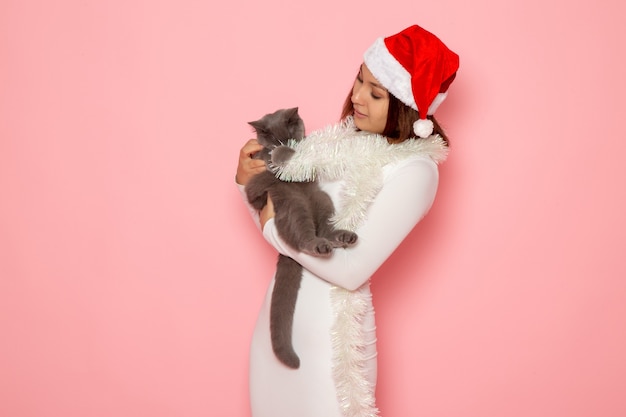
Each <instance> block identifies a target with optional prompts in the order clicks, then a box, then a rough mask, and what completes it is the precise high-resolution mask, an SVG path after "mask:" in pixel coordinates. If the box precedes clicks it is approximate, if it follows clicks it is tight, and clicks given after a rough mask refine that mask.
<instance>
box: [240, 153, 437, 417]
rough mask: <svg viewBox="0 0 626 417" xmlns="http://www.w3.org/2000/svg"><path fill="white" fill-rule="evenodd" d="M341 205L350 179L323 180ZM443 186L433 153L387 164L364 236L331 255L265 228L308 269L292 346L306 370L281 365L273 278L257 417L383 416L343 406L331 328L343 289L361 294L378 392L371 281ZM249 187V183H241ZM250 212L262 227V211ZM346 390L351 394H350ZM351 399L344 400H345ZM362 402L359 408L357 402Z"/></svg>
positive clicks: (366, 348) (254, 348)
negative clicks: (296, 246)
mask: <svg viewBox="0 0 626 417" xmlns="http://www.w3.org/2000/svg"><path fill="white" fill-rule="evenodd" d="M320 184H321V186H322V187H323V189H324V190H325V191H326V192H328V193H329V195H330V196H331V198H332V199H333V202H334V203H335V207H336V208H338V210H341V198H340V193H341V189H342V186H343V185H344V181H341V180H338V181H333V182H321V183H320ZM437 184H438V169H437V164H436V163H435V162H433V160H432V159H430V158H429V157H426V156H417V157H413V158H407V159H404V160H402V161H400V162H394V163H391V164H388V165H386V166H385V167H384V168H383V186H382V188H381V190H380V191H379V192H378V194H377V195H376V197H375V199H374V201H373V202H372V203H371V204H370V205H369V208H368V210H367V214H366V221H364V222H363V224H362V225H361V226H360V227H358V228H357V230H356V232H357V234H358V242H357V244H356V245H355V246H354V247H351V248H348V249H336V250H335V251H334V253H333V255H332V256H331V257H330V258H316V257H313V256H310V255H306V254H303V253H299V252H296V251H294V250H293V249H292V248H290V247H289V246H287V245H286V244H285V243H284V241H283V240H282V239H281V238H280V237H279V236H278V234H277V231H276V227H275V225H274V222H273V220H269V221H268V222H267V223H266V224H265V227H264V229H263V235H264V237H265V238H266V240H267V241H268V242H269V243H270V244H271V245H272V246H274V247H275V248H276V250H277V251H278V252H280V253H282V254H283V255H286V256H290V257H292V258H293V259H295V260H296V261H297V262H299V263H300V264H301V265H302V266H303V267H304V271H303V277H302V284H301V287H300V290H299V292H298V299H297V303H296V309H295V314H294V322H293V346H294V350H295V351H296V353H297V354H298V356H299V357H300V363H301V365H300V368H299V369H297V370H293V369H290V368H287V367H286V366H284V365H283V364H282V363H280V362H279V361H278V360H277V359H276V357H275V356H274V353H273V351H272V348H271V342H270V334H269V306H270V297H271V293H272V286H273V281H272V283H271V284H270V288H268V291H267V293H266V296H265V302H264V303H263V306H262V308H261V311H260V313H259V316H258V319H257V323H256V328H255V331H254V334H253V337H252V344H251V349H250V374H249V377H250V380H249V382H250V401H251V407H252V416H253V417H296V416H297V417H322V416H323V417H345V416H348V415H350V416H355V417H356V416H359V417H362V416H363V417H364V416H366V415H372V416H374V415H377V412H376V410H375V407H374V406H373V404H370V405H369V406H368V405H367V404H365V405H364V408H363V409H360V410H359V409H355V407H352V408H350V407H349V406H348V407H346V406H345V405H343V406H342V401H341V399H340V398H338V396H339V394H340V392H338V388H337V381H336V377H334V376H333V367H334V366H335V363H334V362H336V359H335V358H336V356H335V355H336V353H335V352H333V344H332V337H331V334H332V332H333V324H334V323H335V320H336V317H335V316H336V314H337V308H336V306H335V305H334V304H333V301H332V293H333V290H334V289H336V287H341V288H344V289H347V290H349V291H352V292H355V293H358V294H359V295H360V296H362V297H361V298H360V299H361V300H364V301H365V314H364V319H363V321H362V323H361V331H362V335H363V359H364V362H363V366H362V369H361V371H362V375H363V376H364V378H365V380H366V381H367V384H368V385H367V390H368V392H369V394H370V395H371V397H372V399H373V397H374V390H375V385H376V326H375V322H374V308H373V305H372V297H371V293H370V287H369V279H370V277H371V276H372V274H373V273H374V272H375V271H376V270H377V269H378V268H379V267H380V266H381V265H382V263H383V262H384V261H385V260H386V259H387V258H388V257H389V255H391V253H392V252H393V251H394V250H395V249H396V247H397V246H398V245H399V244H400V243H401V242H402V240H403V239H404V238H405V237H406V235H407V234H408V233H409V232H410V231H411V229H413V227H414V226H415V225H416V224H417V222H418V221H419V220H420V219H421V218H422V217H423V216H424V215H425V214H426V212H427V211H428V209H429V208H430V206H431V204H432V202H433V200H434V197H435V193H436V190H437ZM240 188H241V191H242V195H243V196H244V201H245V194H244V193H243V187H240ZM249 208H250V211H251V213H252V215H253V217H254V218H255V220H256V222H257V225H258V215H257V213H256V212H255V211H254V209H252V208H251V207H249ZM344 395H345V394H344ZM344 403H345V401H344ZM357 408H358V407H357Z"/></svg>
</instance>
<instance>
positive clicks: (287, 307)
mask: <svg viewBox="0 0 626 417" xmlns="http://www.w3.org/2000/svg"><path fill="white" fill-rule="evenodd" d="M249 124H250V125H251V126H252V127H253V128H254V130H255V131H256V133H257V140H258V141H259V143H260V144H261V145H263V146H264V147H265V148H264V149H263V150H261V151H260V152H258V153H257V154H256V155H254V157H255V158H258V159H263V160H265V162H266V164H268V165H269V164H270V159H271V150H272V149H274V148H276V147H277V146H280V145H283V144H285V143H286V142H287V140H288V139H296V140H300V139H302V138H303V137H304V122H303V121H302V119H301V118H300V116H299V115H298V108H297V107H295V108H291V109H281V110H277V111H276V112H274V113H270V114H266V115H265V116H263V117H262V118H261V119H259V120H256V121H254V122H250V123H249ZM289 156H290V155H289ZM287 157H288V156H287ZM245 190H246V195H247V198H248V201H249V202H250V204H251V205H252V206H253V207H254V208H255V209H257V210H261V209H262V208H263V207H264V206H265V204H266V202H267V196H268V194H269V196H270V197H271V199H272V203H273V204H274V211H275V217H274V222H275V224H276V230H277V231H278V234H279V235H280V237H281V238H282V239H283V240H284V241H285V242H286V243H287V244H289V246H291V247H293V248H295V249H297V250H299V251H301V252H305V253H308V254H310V255H314V256H330V255H331V252H332V251H333V249H334V248H337V247H348V246H351V245H354V244H355V243H356V240H357V235H356V234H355V233H353V232H350V231H348V230H335V229H334V228H333V226H332V224H331V223H330V218H331V217H332V215H333V214H334V206H333V202H332V200H331V199H330V197H329V196H328V194H326V193H325V192H324V191H322V189H321V188H320V187H319V185H318V184H317V183H316V182H284V181H281V180H279V179H277V178H276V177H275V176H274V174H273V173H272V172H271V170H270V169H268V170H267V171H265V172H262V173H260V174H258V175H255V176H254V177H252V179H250V181H249V182H248V184H247V185H246V187H245ZM301 279H302V266H301V265H300V264H298V263H297V262H296V261H294V260H293V259H291V258H289V257H287V256H284V255H279V256H278V263H277V265H276V276H275V278H274V289H273V291H272V300H271V305H270V334H271V339H272V349H273V350H274V354H275V355H276V357H277V358H278V359H279V360H280V361H281V362H283V363H284V364H285V365H287V366H288V367H290V368H294V369H296V368H298V367H300V358H299V357H298V355H297V354H296V353H295V351H294V349H293V346H292V339H291V337H292V327H293V314H294V310H295V305H296V300H297V297H298V290H299V288H300V281H301Z"/></svg>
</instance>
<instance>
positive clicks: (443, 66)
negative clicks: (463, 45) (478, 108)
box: [364, 25, 459, 138]
mask: <svg viewBox="0 0 626 417" xmlns="http://www.w3.org/2000/svg"><path fill="white" fill-rule="evenodd" d="M364 62H365V65H367V68H369V70H370V72H371V73H372V75H374V77H376V79H377V80H378V82H380V83H381V84H382V85H383V87H385V88H386V89H387V90H388V91H389V92H390V93H391V94H393V95H394V96H395V97H396V98H397V99H398V100H400V101H401V102H403V103H404V104H406V105H407V106H410V107H412V108H413V109H415V110H417V111H418V112H419V114H420V120H418V121H416V122H415V123H414V125H413V130H414V131H415V134H416V135H417V136H419V137H421V138H426V137H428V136H430V135H431V134H432V133H433V122H432V121H431V120H429V119H427V118H426V116H427V115H432V114H434V113H435V111H436V110H437V108H438V107H439V105H440V104H441V103H442V102H443V101H444V100H445V98H446V97H447V95H448V87H449V86H450V84H451V83H452V80H454V77H455V76H456V71H457V69H458V68H459V56H458V55H457V54H456V53H454V52H452V51H451V50H450V49H448V47H447V46H446V45H444V43H443V42H441V40H439V38H437V37H436V36H435V35H433V34H432V33H430V32H428V31H427V30H424V29H422V28H421V27H419V26H417V25H414V26H411V27H408V28H406V29H404V30H403V31H402V32H400V33H397V34H395V35H392V36H389V37H388V38H384V39H383V38H378V39H377V40H376V41H375V42H374V44H373V45H372V46H370V47H369V48H368V49H367V51H365V54H364Z"/></svg>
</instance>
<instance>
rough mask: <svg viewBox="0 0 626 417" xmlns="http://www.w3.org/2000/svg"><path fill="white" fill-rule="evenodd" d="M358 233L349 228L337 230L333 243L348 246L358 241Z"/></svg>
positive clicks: (341, 246) (340, 246) (337, 245)
mask: <svg viewBox="0 0 626 417" xmlns="http://www.w3.org/2000/svg"><path fill="white" fill-rule="evenodd" d="M357 239H358V235H357V234H356V233H354V232H351V231H349V230H337V231H336V233H335V234H334V236H333V243H334V244H335V247H336V248H347V247H348V246H352V245H354V244H355V243H356V241H357Z"/></svg>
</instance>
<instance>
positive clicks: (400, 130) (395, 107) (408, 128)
mask: <svg viewBox="0 0 626 417" xmlns="http://www.w3.org/2000/svg"><path fill="white" fill-rule="evenodd" d="M353 114H354V108H353V107H352V89H350V92H349V93H348V96H347V97H346V101H345V102H344V103H343V110H342V112H341V120H343V119H345V118H346V117H348V116H352V115H353ZM419 118H420V115H419V112H418V111H417V110H415V109H413V108H411V107H409V106H407V105H406V104H404V103H403V102H401V101H400V100H398V99H397V98H396V97H395V96H394V95H393V94H391V93H389V110H388V111H387V123H386V124H385V130H383V133H382V135H383V136H385V137H386V138H387V140H388V141H389V143H400V142H404V141H405V140H407V139H409V138H412V137H415V133H414V132H413V123H415V122H416V121H417V120H419ZM428 118H429V119H430V120H432V122H433V125H434V126H433V134H436V135H439V136H441V137H442V138H443V140H444V141H445V142H446V145H448V136H447V135H446V134H445V132H444V131H443V129H442V128H441V126H440V125H439V123H437V120H436V119H435V117H434V116H428Z"/></svg>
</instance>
